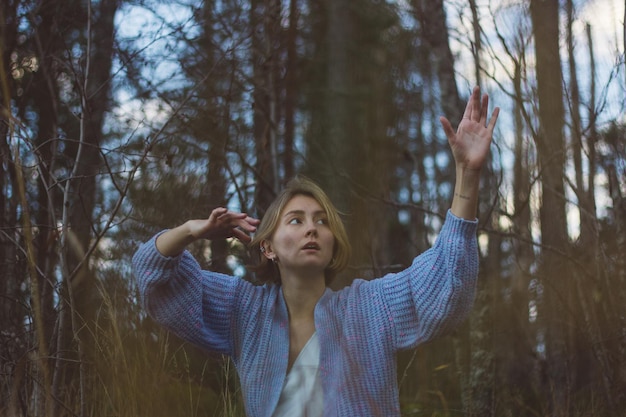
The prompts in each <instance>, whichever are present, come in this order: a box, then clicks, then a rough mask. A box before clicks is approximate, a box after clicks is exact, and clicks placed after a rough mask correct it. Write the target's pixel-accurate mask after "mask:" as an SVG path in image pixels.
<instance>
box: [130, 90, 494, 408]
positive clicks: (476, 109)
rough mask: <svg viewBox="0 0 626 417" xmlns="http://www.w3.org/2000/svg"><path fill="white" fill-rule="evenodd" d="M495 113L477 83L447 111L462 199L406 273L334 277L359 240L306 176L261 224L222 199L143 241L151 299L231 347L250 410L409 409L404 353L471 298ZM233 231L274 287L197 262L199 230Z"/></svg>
mask: <svg viewBox="0 0 626 417" xmlns="http://www.w3.org/2000/svg"><path fill="white" fill-rule="evenodd" d="M498 113H499V109H498V108H496V109H495V110H494V112H493V114H492V116H491V117H490V118H489V117H488V97H487V96H486V95H484V96H482V97H481V94H480V89H479V88H478V87H476V88H475V89H474V91H473V92H472V96H471V97H470V99H469V100H468V103H467V106H466V109H465V113H464V115H463V120H462V121H461V122H460V124H459V126H458V129H457V131H456V132H454V130H453V129H452V126H451V124H450V122H449V121H448V120H447V119H446V118H443V117H442V118H441V123H442V126H443V129H444V132H445V133H446V136H447V137H448V141H449V144H450V146H451V149H452V153H453V155H454V160H455V163H456V184H455V190H454V198H453V201H452V206H451V208H450V210H449V211H448V213H447V217H446V220H445V223H444V225H443V227H442V230H441V232H440V234H439V236H438V238H437V240H436V242H435V244H434V245H433V247H432V248H431V249H429V250H428V251H426V252H424V253H423V254H421V255H420V256H418V257H417V258H415V260H414V261H413V263H412V265H411V266H410V267H408V268H407V269H406V270H404V271H402V272H399V273H395V274H388V275H386V276H384V277H382V278H379V279H375V280H371V281H364V280H359V279H357V280H355V281H354V282H353V283H352V284H351V285H350V286H348V287H346V288H344V289H342V290H340V291H332V290H330V289H329V288H327V284H328V282H329V280H331V279H332V278H333V276H334V275H335V274H336V273H337V272H339V271H340V270H341V269H343V268H344V267H345V266H346V264H347V263H348V260H349V256H350V245H349V242H348V240H347V236H346V233H345V230H344V227H343V225H342V222H341V219H340V218H339V216H338V214H337V210H336V209H335V208H334V206H333V205H332V203H331V202H330V201H329V199H328V197H327V196H326V194H325V193H324V192H323V191H322V190H321V189H320V188H319V187H318V186H317V185H315V184H314V183H312V182H311V181H309V180H307V179H303V178H296V179H294V180H292V181H291V182H290V183H289V184H288V186H287V187H286V189H285V190H284V191H283V192H282V193H281V194H280V195H279V196H278V198H277V199H276V200H275V201H274V203H273V204H272V205H271V207H270V208H269V209H268V211H267V214H266V215H265V217H264V219H263V221H262V222H259V221H258V220H256V219H253V218H251V217H249V216H248V215H246V214H244V213H236V212H232V211H229V210H227V209H225V208H218V209H215V210H213V212H212V213H211V214H210V215H209V217H208V218H207V219H199V220H189V221H187V222H186V223H184V224H183V225H181V226H178V227H176V228H174V229H171V230H167V231H164V232H161V233H159V234H157V235H156V236H154V237H153V238H152V239H150V240H149V241H148V242H146V243H144V244H143V245H142V246H141V247H140V248H139V249H138V251H137V253H136V254H135V256H134V258H133V267H134V273H135V276H136V278H137V281H138V284H139V288H140V291H141V294H142V301H143V304H144V306H145V308H146V310H147V311H148V313H149V314H150V315H151V316H152V317H153V318H154V319H155V320H157V321H158V322H159V323H161V324H162V325H164V326H166V327H167V328H168V329H170V330H171V331H173V332H175V333H177V334H178V335H180V336H182V337H183V338H185V339H186V340H189V341H190V342H192V343H195V344H197V345H199V346H201V347H204V348H206V349H209V350H211V351H215V352H220V353H223V354H227V355H230V357H232V359H233V361H234V363H235V365H236V367H237V371H238V374H239V378H240V382H241V388H242V392H243V398H244V401H245V409H246V413H247V415H249V416H255V417H256V416H261V417H270V416H290V417H294V416H349V417H353V416H398V415H400V404H399V398H398V386H397V381H396V379H397V378H396V352H397V351H398V350H400V349H408V348H412V347H415V346H416V345H418V344H420V343H423V342H425V341H427V340H430V339H432V338H433V337H435V336H438V335H440V334H442V333H444V332H445V331H447V330H450V329H452V328H454V327H455V326H456V325H457V324H459V322H461V321H462V320H464V319H465V317H466V316H467V313H468V311H469V310H470V308H471V305H472V302H473V297H474V288H475V282H476V277H477V270H478V251H477V244H476V220H475V219H476V206H477V199H478V186H479V177H480V170H481V168H482V166H483V164H484V162H485V160H486V157H487V154H488V151H489V145H490V143H491V138H492V134H493V130H494V126H495V124H496V120H497V117H498ZM257 229H258V230H257ZM255 232H256V233H255ZM252 233H255V237H254V239H251V237H250V234H252ZM229 237H234V238H237V239H239V240H241V241H242V242H244V243H247V244H250V245H251V247H252V248H253V249H254V250H257V251H258V253H259V254H260V263H259V265H258V266H257V268H256V270H257V274H258V276H259V277H261V278H262V279H264V280H265V284H264V285H252V284H251V283H249V282H247V281H244V280H241V279H238V278H235V277H231V276H227V275H223V274H218V273H214V272H210V271H205V270H201V269H200V267H199V265H198V263H197V262H196V261H195V259H194V258H193V257H192V256H191V255H190V254H189V252H187V251H185V247H186V246H187V245H189V244H190V243H192V242H194V241H196V240H198V239H210V240H212V239H223V238H229Z"/></svg>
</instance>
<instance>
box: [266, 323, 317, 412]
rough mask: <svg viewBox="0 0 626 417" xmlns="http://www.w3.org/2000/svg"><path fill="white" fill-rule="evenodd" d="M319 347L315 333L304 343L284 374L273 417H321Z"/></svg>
mask: <svg viewBox="0 0 626 417" xmlns="http://www.w3.org/2000/svg"><path fill="white" fill-rule="evenodd" d="M319 364H320V344H319V341H318V340H317V333H316V332H313V335H312V336H311V338H310V339H309V341H308V342H306V345H304V347H303V348H302V350H301V351H300V354H299V355H298V357H297V358H296V361H295V362H294V363H293V365H292V366H291V370H290V371H289V373H287V377H286V378H285V384H284V385H283V390H282V391H281V393H280V398H279V399H278V405H277V406H276V410H274V414H272V416H273V417H287V416H289V417H321V416H322V412H323V409H324V399H323V392H322V384H321V380H320V377H319V372H318V370H319Z"/></svg>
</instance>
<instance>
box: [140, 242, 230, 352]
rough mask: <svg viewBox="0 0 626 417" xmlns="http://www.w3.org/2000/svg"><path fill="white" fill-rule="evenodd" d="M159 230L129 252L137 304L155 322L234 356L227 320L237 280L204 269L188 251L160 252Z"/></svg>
mask: <svg viewBox="0 0 626 417" xmlns="http://www.w3.org/2000/svg"><path fill="white" fill-rule="evenodd" d="M157 237H158V234H157V235H156V236H154V237H152V238H151V239H150V240H149V241H147V242H145V243H143V244H142V245H141V246H140V247H139V248H138V250H137V251H136V252H135V254H134V256H133V262H132V266H133V275H134V276H135V279H136V280H137V285H138V288H139V294H140V299H141V303H142V305H143V307H144V309H145V310H146V311H147V313H148V314H149V315H150V316H151V317H152V318H153V319H154V320H155V321H157V322H158V323H159V324H161V325H162V326H164V327H165V328H167V329H168V330H170V331H172V332H173V333H175V334H176V335H178V336H180V337H181V338H183V339H185V340H187V341H189V342H191V343H194V344H196V345H198V346H200V347H203V348H205V349H208V350H211V351H214V352H217V353H223V354H232V337H231V333H230V332H231V330H230V329H231V320H232V316H233V305H234V302H235V301H234V300H235V297H236V292H237V290H238V283H239V282H240V281H241V280H239V279H237V278H235V277H231V276H228V275H224V274H218V273H215V272H210V271H205V270H202V269H201V268H200V265H199V264H198V262H197V261H196V260H195V259H194V258H193V256H192V255H191V254H190V253H189V252H188V251H184V252H183V253H182V254H180V255H178V256H176V257H167V256H163V255H162V254H161V253H160V252H159V251H158V249H157V248H156V238H157Z"/></svg>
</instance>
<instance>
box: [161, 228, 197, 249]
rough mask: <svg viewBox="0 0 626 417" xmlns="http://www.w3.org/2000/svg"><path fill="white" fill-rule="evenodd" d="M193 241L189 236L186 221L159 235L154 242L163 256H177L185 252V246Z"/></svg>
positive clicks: (192, 237) (190, 235)
mask: <svg viewBox="0 0 626 417" xmlns="http://www.w3.org/2000/svg"><path fill="white" fill-rule="evenodd" d="M194 241H195V238H194V236H193V235H192V234H191V229H190V227H189V221H187V222H185V223H183V224H182V225H180V226H178V227H175V228H174V229H170V230H168V231H166V232H165V233H163V234H161V235H159V236H158V237H157V240H156V247H157V250H158V251H159V252H160V253H161V255H163V256H178V255H180V254H181V253H182V252H183V251H184V250H185V248H186V247H187V245H189V244H191V243H193V242H194Z"/></svg>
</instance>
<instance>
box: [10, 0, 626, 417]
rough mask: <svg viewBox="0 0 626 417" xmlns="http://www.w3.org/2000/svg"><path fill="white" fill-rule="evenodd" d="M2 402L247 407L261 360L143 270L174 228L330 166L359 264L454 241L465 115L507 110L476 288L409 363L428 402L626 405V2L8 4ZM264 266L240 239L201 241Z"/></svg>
mask: <svg viewBox="0 0 626 417" xmlns="http://www.w3.org/2000/svg"><path fill="white" fill-rule="evenodd" d="M0 13H1V20H0V22H2V23H1V24H2V26H1V33H0V36H1V37H0V52H1V56H2V65H0V88H1V90H2V103H1V107H0V110H1V115H0V118H1V120H0V155H1V157H2V163H1V165H0V187H1V188H2V194H1V197H0V198H1V200H0V210H2V213H1V215H0V222H1V224H0V297H1V299H0V399H1V400H0V414H2V415H6V416H51V417H53V416H133V417H135V416H153V417H158V416H175V415H186V416H209V415H214V416H239V415H243V408H242V403H241V398H240V394H239V388H238V385H237V379H236V373H235V372H234V370H233V369H232V365H231V363H230V362H229V361H228V360H227V359H226V358H223V357H216V356H214V355H210V354H207V353H206V352H201V351H199V350H198V349H196V348H194V347H192V346H190V345H188V344H185V343H183V342H182V341H180V340H178V339H177V338H175V337H174V336H172V335H171V334H168V333H167V332H166V331H164V330H163V329H161V328H159V327H158V326H156V325H155V324H154V323H153V322H152V321H151V320H150V319H149V318H148V317H146V315H145V313H144V312H143V311H142V309H141V305H140V302H139V301H138V297H137V293H136V289H135V285H134V280H133V277H132V274H131V270H130V257H131V256H132V254H133V252H134V251H135V249H136V248H137V245H138V244H139V243H140V242H142V241H144V240H146V239H147V238H148V237H149V236H150V235H151V234H153V233H154V232H156V231H158V230H161V229H163V228H169V227H172V226H175V225H178V224H180V223H181V222H183V221H185V220H186V219H189V218H199V217H205V216H207V215H208V213H209V212H210V210H211V209H212V208H214V207H217V206H228V207H230V208H233V209H236V210H243V211H246V212H248V213H250V214H252V215H254V216H262V215H263V211H264V209H265V208H266V207H267V206H268V203H269V202H270V201H271V200H272V199H273V197H274V196H275V194H276V192H277V191H278V190H279V189H280V188H281V186H282V185H283V184H284V183H285V181H286V180H288V179H289V178H291V177H292V176H293V175H294V174H296V173H304V174H306V175H308V176H310V177H312V178H313V179H315V180H316V181H318V182H319V183H320V184H321V185H322V186H323V187H324V188H325V189H326V190H327V191H328V192H329V194H330V195H331V197H332V199H333V200H334V202H335V203H336V204H337V206H338V207H339V208H340V209H341V210H342V211H343V212H344V213H345V221H346V225H347V229H348V232H349V235H350V240H351V241H352V242H353V243H354V246H355V247H354V257H353V259H352V262H351V264H350V268H349V270H348V271H347V272H346V274H344V275H343V276H341V277H339V278H338V280H337V281H336V282H335V283H334V286H335V287H336V288H341V287H342V286H344V285H347V284H349V282H350V279H352V278H354V277H364V278H373V277H377V276H381V275H383V274H385V273H387V272H393V271H396V270H399V269H401V268H403V267H405V266H407V265H408V264H409V263H410V262H411V259H412V257H413V256H414V255H416V254H418V253H420V252H422V251H423V250H425V249H426V248H428V247H429V246H430V244H432V241H433V238H434V237H435V236H436V234H437V232H438V230H439V227H440V226H441V223H442V218H443V216H444V214H445V211H446V209H447V207H448V206H449V204H450V201H451V196H450V193H451V190H452V188H453V183H452V182H453V180H454V172H453V169H454V166H453V164H452V163H451V162H452V160H451V155H450V153H449V150H448V145H447V143H446V140H445V136H444V135H443V132H442V130H441V129H440V126H439V125H438V116H440V115H442V114H443V115H446V116H447V117H448V118H449V119H450V120H451V121H452V122H453V123H456V122H458V121H459V120H460V117H461V114H462V110H463V107H464V106H463V102H464V101H465V100H466V98H467V96H468V94H469V92H470V90H471V87H472V86H473V85H477V84H478V85H481V86H482V87H483V89H484V90H485V91H486V92H488V93H489V94H490V95H491V98H492V103H495V104H497V105H499V106H500V107H502V109H503V112H502V113H501V118H500V121H499V126H498V131H497V132H496V135H495V139H494V143H493V146H492V156H491V160H490V163H489V166H488V168H487V169H485V172H484V176H483V182H482V186H481V199H480V208H479V212H480V218H479V222H480V223H479V242H480V248H481V269H480V280H479V287H478V289H477V299H476V305H475V308H474V309H473V312H472V314H471V317H470V318H469V319H468V320H467V321H466V323H465V324H464V325H463V326H462V327H461V328H460V329H458V330H457V331H456V332H455V333H454V334H451V335H449V336H446V337H444V338H442V339H440V340H438V341H435V342H432V343H429V344H426V345H424V346H421V347H419V348H418V349H417V350H415V351H410V352H403V353H402V354H401V355H400V357H399V364H398V379H399V383H400V390H401V403H402V410H403V414H404V415H406V416H455V415H468V416H481V417H485V416H498V417H501V416H619V415H625V414H624V413H625V412H624V410H626V263H625V256H624V254H625V253H626V201H625V194H626V140H625V135H626V125H625V123H626V120H625V119H624V113H625V106H626V104H625V103H626V87H625V86H626V71H625V62H624V43H625V42H626V30H624V18H625V16H624V4H623V3H621V2H620V1H618V0H602V1H600V0H596V1H583V0H578V1H574V0H562V1H560V2H559V1H557V0H551V1H542V0H518V1H487V0H482V1H481V0H469V1H467V2H465V1H460V0H450V1H445V2H444V1H442V0H406V1H400V2H394V1H379V0H358V1H354V0H319V1H307V0H283V1H279V0H251V1H238V0H225V1H215V2H214V1H209V0H206V1H204V2H203V1H191V0H178V1H171V0H170V1H162V0H107V1H104V0H100V1H97V0H93V1H88V0H38V1H35V0H23V1H19V0H5V1H3V2H2V4H1V6H0ZM191 250H192V251H193V252H194V254H195V255H196V256H197V257H198V259H199V260H200V261H201V262H202V264H203V267H206V268H210V269H213V270H216V271H221V272H226V273H231V274H235V275H238V276H240V277H241V279H251V280H253V279H254V277H253V276H249V275H247V273H246V271H245V268H243V265H245V264H246V263H247V262H249V261H250V259H249V256H250V254H248V253H247V251H246V249H245V248H244V247H242V246H241V245H240V244H238V242H236V241H219V242H218V241H216V242H209V241H206V242H202V243H199V244H197V245H195V246H193V247H192V248H191Z"/></svg>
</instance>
